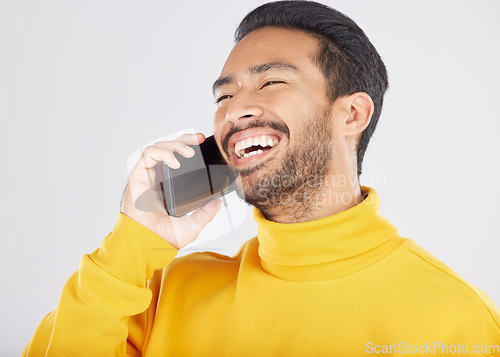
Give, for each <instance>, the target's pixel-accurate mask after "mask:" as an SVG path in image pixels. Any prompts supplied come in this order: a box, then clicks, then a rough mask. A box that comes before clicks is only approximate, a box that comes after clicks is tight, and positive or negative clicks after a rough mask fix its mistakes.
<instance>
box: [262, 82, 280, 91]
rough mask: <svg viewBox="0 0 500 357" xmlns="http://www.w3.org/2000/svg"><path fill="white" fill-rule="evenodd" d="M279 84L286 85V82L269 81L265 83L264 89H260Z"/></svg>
mask: <svg viewBox="0 0 500 357" xmlns="http://www.w3.org/2000/svg"><path fill="white" fill-rule="evenodd" d="M278 83H286V82H284V81H267V82H266V83H264V85H263V86H262V87H260V89H262V88H264V87H267V86H270V85H272V84H278Z"/></svg>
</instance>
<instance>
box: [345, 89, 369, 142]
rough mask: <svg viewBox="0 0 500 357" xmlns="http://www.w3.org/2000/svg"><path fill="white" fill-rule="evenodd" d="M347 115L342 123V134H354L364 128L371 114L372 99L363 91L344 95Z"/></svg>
mask: <svg viewBox="0 0 500 357" xmlns="http://www.w3.org/2000/svg"><path fill="white" fill-rule="evenodd" d="M345 104H346V107H348V108H346V109H347V112H348V115H347V119H346V121H345V123H344V130H343V132H344V136H351V135H356V134H359V133H361V132H363V130H365V129H366V127H367V126H368V124H370V119H371V117H372V114H373V109H374V105H373V100H372V98H371V97H370V96H369V95H368V94H366V93H364V92H357V93H353V94H351V95H350V96H348V97H346V103H345Z"/></svg>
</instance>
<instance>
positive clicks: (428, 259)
mask: <svg viewBox="0 0 500 357" xmlns="http://www.w3.org/2000/svg"><path fill="white" fill-rule="evenodd" d="M402 247H403V248H405V249H406V250H407V251H408V252H409V253H410V254H412V255H413V256H414V257H416V259H417V261H418V262H419V264H420V265H421V267H422V268H424V271H427V272H428V273H427V277H428V278H429V279H430V280H435V282H436V283H438V284H439V283H441V284H442V286H445V287H446V289H448V290H449V291H448V292H449V293H450V294H453V295H452V296H454V297H455V298H459V297H460V298H462V299H464V301H468V302H470V303H471V304H472V305H473V306H474V307H476V308H479V309H486V310H487V313H488V314H489V315H490V316H491V317H492V318H493V320H494V323H495V324H496V326H497V328H498V329H499V330H500V310H499V309H498V307H497V306H496V304H495V303H494V302H493V300H492V299H491V298H490V297H489V296H488V295H487V294H486V293H485V292H484V291H482V290H481V289H479V288H478V287H477V286H475V285H473V284H471V283H470V282H469V281H467V280H466V279H465V278H463V277H462V276H460V275H459V274H458V273H457V272H456V271H454V270H453V269H452V268H450V267H449V266H448V265H446V264H445V263H443V262H442V261H441V260H440V259H439V258H437V257H436V256H434V255H433V254H431V253H430V252H428V251H427V250H425V249H424V248H422V247H421V246H420V245H418V244H417V243H416V242H415V241H414V240H412V239H407V240H406V241H405V242H404V244H403V245H402Z"/></svg>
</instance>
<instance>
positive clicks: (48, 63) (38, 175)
mask: <svg viewBox="0 0 500 357" xmlns="http://www.w3.org/2000/svg"><path fill="white" fill-rule="evenodd" d="M261 3H262V2H261V1H245V2H238V1H234V0H214V1H201V0H199V1H183V2H180V1H179V2H175V3H173V2H170V1H109V0H105V1H103V0H99V1H96V0H94V1H62V0H61V1H43V2H42V1H14V0H10V1H6V0H3V1H1V2H0V51H1V53H0V118H1V124H2V126H1V128H2V129H1V140H0V145H1V161H0V164H1V166H2V169H1V173H2V174H1V178H0V179H1V188H2V199H1V215H0V217H1V218H0V219H1V227H2V258H1V260H0V268H1V273H2V294H1V297H0V299H1V316H2V319H1V321H2V324H1V332H0V335H1V336H2V339H3V341H2V342H1V343H0V349H1V350H0V352H1V353H0V355H2V356H15V355H19V354H20V353H21V351H22V349H23V348H24V346H25V345H26V344H27V343H28V341H29V340H30V338H31V336H32V335H33V333H34V331H35V328H36V326H37V325H38V323H39V321H40V320H41V319H42V318H43V317H44V316H45V315H46V314H47V313H49V312H50V311H52V310H53V309H54V308H55V307H56V306H57V303H58V297H59V294H60V292H61V289H62V287H63V284H64V282H65V281H66V280H67V279H68V277H69V276H70V275H71V274H72V273H73V272H74V271H75V270H76V269H77V268H78V264H79V260H80V257H81V256H82V255H83V254H85V253H91V252H92V251H94V250H95V249H97V248H98V247H99V245H100V242H101V240H102V239H103V238H104V237H105V236H106V235H107V234H108V233H109V232H111V230H112V229H113V227H114V224H115V222H116V220H117V217H118V212H119V205H120V199H121V195H122V192H123V189H124V187H125V183H126V179H127V160H128V158H129V156H130V155H131V154H132V153H133V152H134V151H135V150H136V149H138V148H140V147H143V145H144V144H145V143H147V142H150V141H151V140H154V139H155V138H158V137H161V136H164V135H168V134H170V133H173V132H176V131H178V130H181V129H185V128H188V127H193V128H195V129H196V130H197V131H201V132H204V133H206V134H211V133H212V120H213V113H214V112H215V108H216V106H215V104H214V99H213V98H212V94H211V85H212V83H213V81H214V80H215V79H216V78H217V77H218V75H219V74H220V71H221V69H222V66H223V64H224V61H225V59H226V58H227V55H228V54H229V52H230V50H231V48H232V46H233V37H232V36H233V32H234V30H235V28H236V26H237V25H238V23H239V21H240V20H241V19H242V18H243V16H244V15H245V14H246V13H247V12H249V11H250V10H252V9H253V8H255V7H256V6H258V5H260V4H261ZM326 3H327V4H329V5H331V6H333V7H335V8H337V9H339V10H340V11H342V12H344V13H345V14H347V15H348V16H350V17H351V18H352V19H354V20H355V21H356V22H357V23H358V24H359V25H360V26H361V28H363V30H364V31H365V32H366V33H367V35H368V37H369V38H370V39H371V41H372V42H373V44H374V45H375V47H376V48H377V49H378V51H379V53H380V54H381V56H382V58H383V59H384V61H385V63H386V66H387V68H388V72H389V77H390V89H389V92H388V93H387V95H386V99H385V103H384V110H383V112H382V116H381V118H380V122H379V125H378V128H377V130H376V132H375V134H374V136H373V138H372V141H371V144H370V146H369V148H368V151H367V154H366V157H365V164H364V173H363V175H362V176H361V184H364V185H368V186H372V187H374V188H375V189H377V191H378V192H379V194H380V197H381V213H382V215H383V216H385V217H386V218H388V219H389V220H390V221H391V222H392V223H393V224H394V225H396V226H397V227H398V228H399V231H400V234H401V235H402V236H403V237H406V238H412V239H414V240H415V241H416V242H417V243H418V244H420V245H421V246H423V247H424V248H425V249H427V250H428V251H430V252H431V253H432V254H434V255H435V256H437V257H438V258H439V259H441V260H442V261H444V262H445V263H446V264H448V265H449V266H450V267H451V268H452V269H454V270H455V271H457V272H458V273H459V274H460V275H462V276H463V277H464V278H465V279H467V280H468V281H470V282H471V283H472V284H474V285H476V286H478V287H479V288H481V289H482V290H484V291H485V292H486V293H487V294H488V295H490V297H491V298H492V299H493V300H494V301H495V302H496V304H497V305H499V304H500V283H499V279H498V276H499V272H500V259H499V254H500V233H499V231H498V221H499V219H500V209H499V205H498V201H499V200H500V190H499V186H498V179H499V177H500V165H499V160H498V157H499V154H500V143H499V140H498V132H499V130H500V116H499V114H498V98H499V97H500V90H499V88H500V87H499V82H500V69H499V66H498V64H499V63H500V49H499V43H500V41H499V40H498V38H499V35H500V22H499V21H498V16H499V15H500V2H498V1H496V0H491V1H485V0H483V1H474V2H472V1H439V2H436V1H434V0H432V1H430V0H425V1H419V2H415V1H413V2H406V1H405V2H402V1H396V0H393V1H389V0H384V1H370V0H366V1H353V0H343V1H340V0H339V1H333V0H328V1H327V2H326ZM227 204H228V207H229V208H227V209H226V208H224V209H223V211H221V212H220V213H219V216H218V217H217V218H216V219H217V221H214V222H213V224H212V223H210V225H212V227H211V228H208V227H207V232H209V233H207V234H208V235H207V234H205V236H204V239H205V242H206V243H204V244H202V245H197V246H193V247H190V249H186V250H183V251H181V253H180V254H179V255H183V254H188V253H190V252H193V251H203V250H212V251H216V252H221V253H223V254H227V255H232V254H234V253H236V251H237V250H238V248H239V247H240V246H241V245H242V244H243V243H244V242H245V241H246V240H248V239H250V238H252V237H254V236H255V235H256V232H257V229H256V224H255V222H254V221H253V218H252V215H251V209H250V207H248V206H246V205H244V204H243V203H241V202H240V201H239V200H231V199H228V201H227ZM224 211H225V212H224ZM231 215H232V216H231ZM229 220H231V222H230V224H229V226H228V222H229ZM228 227H229V228H228Z"/></svg>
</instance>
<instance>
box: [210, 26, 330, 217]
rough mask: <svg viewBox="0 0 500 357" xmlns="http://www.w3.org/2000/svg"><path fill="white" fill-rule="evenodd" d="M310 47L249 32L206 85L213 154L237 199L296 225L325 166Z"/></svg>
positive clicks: (300, 39)
mask: <svg viewBox="0 0 500 357" xmlns="http://www.w3.org/2000/svg"><path fill="white" fill-rule="evenodd" d="M317 45H318V40H317V39H316V38H315V37H313V36H311V35H309V34H307V33H304V32H299V31H293V30H288V29H280V28H270V27H267V28H261V29H259V30H255V31H253V32H251V33H250V34H248V35H247V36H246V37H245V38H244V39H243V40H242V41H240V42H239V43H238V44H237V45H236V46H235V47H234V49H233V50H232V52H231V53H230V55H229V57H228V59H227V61H226V63H225V65H224V68H223V70H222V73H221V76H220V77H219V79H218V80H217V81H216V83H215V85H214V95H215V98H216V99H217V101H218V104H217V106H218V107H217V111H216V113H215V121H214V133H215V138H216V140H217V142H218V144H219V148H220V149H221V152H223V155H224V156H225V158H226V160H227V162H228V163H229V165H231V166H232V167H234V168H235V169H237V170H238V171H239V173H240V176H241V179H242V183H243V188H244V191H245V198H244V199H245V200H246V201H247V202H248V203H250V204H253V205H255V206H256V207H257V208H259V209H260V210H261V211H262V212H263V213H264V214H265V215H266V216H268V217H272V215H273V211H276V210H277V209H278V208H279V211H280V213H283V210H287V211H288V213H289V214H291V215H293V216H295V217H296V218H297V219H300V218H303V217H304V215H306V212H307V209H308V207H307V206H308V204H307V203H306V201H307V200H311V199H314V198H313V197H310V196H311V195H313V194H315V193H316V194H317V193H318V191H319V190H320V189H321V187H320V184H318V182H317V178H318V176H324V175H326V174H328V171H329V167H330V166H331V159H332V139H331V138H332V128H333V126H332V124H331V103H330V101H329V100H328V99H327V97H326V89H325V86H326V84H325V79H324V77H323V75H322V73H321V72H320V70H319V68H318V67H317V65H316V64H315V63H314V62H313V58H315V55H316V52H317ZM306 178H307V180H308V181H307V182H304V180H305V179H306ZM314 181H315V182H314ZM306 196H307V197H306ZM309 203H310V202H309ZM300 207H302V209H300Z"/></svg>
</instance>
